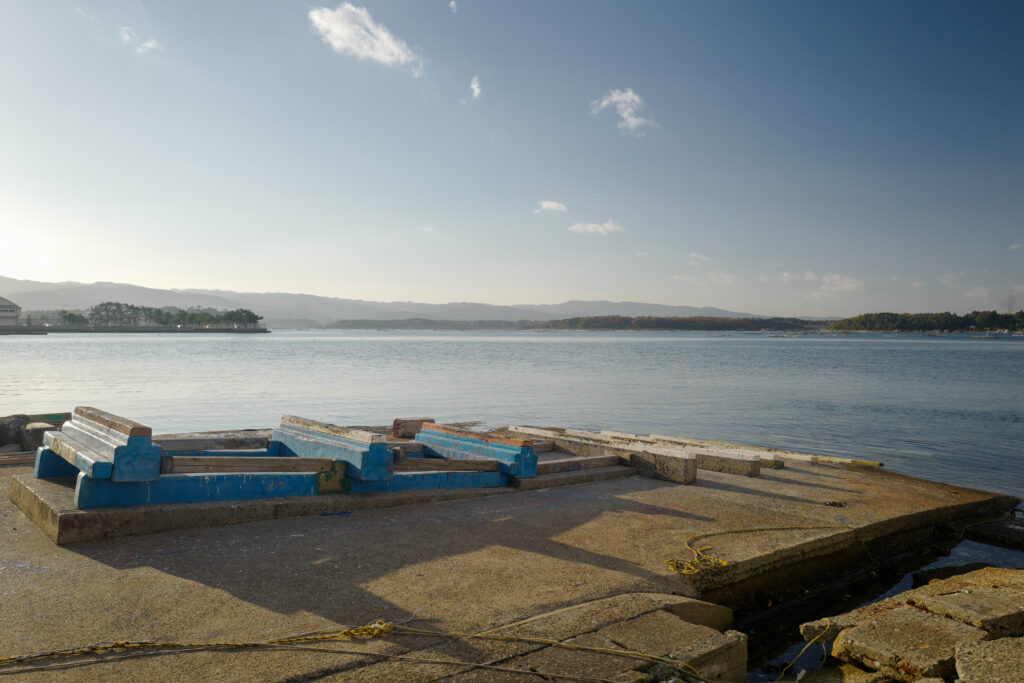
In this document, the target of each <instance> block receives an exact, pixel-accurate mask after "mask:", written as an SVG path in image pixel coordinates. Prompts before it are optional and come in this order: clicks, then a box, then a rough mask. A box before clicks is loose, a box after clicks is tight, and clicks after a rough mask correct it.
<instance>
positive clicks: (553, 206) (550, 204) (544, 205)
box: [533, 199, 569, 213]
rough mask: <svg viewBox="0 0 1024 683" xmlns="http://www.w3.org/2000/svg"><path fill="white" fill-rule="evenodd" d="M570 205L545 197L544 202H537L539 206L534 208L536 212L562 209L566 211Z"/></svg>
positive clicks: (563, 211)
mask: <svg viewBox="0 0 1024 683" xmlns="http://www.w3.org/2000/svg"><path fill="white" fill-rule="evenodd" d="M568 210H569V209H568V207H566V205H565V204H563V203H562V202H554V201H551V200H550V199H545V200H544V201H542V202H537V208H536V209H534V210H533V212H534V213H540V212H541V211H561V212H562V213H565V212H566V211H568Z"/></svg>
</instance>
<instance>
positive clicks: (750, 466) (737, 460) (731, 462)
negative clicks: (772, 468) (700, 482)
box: [686, 448, 761, 477]
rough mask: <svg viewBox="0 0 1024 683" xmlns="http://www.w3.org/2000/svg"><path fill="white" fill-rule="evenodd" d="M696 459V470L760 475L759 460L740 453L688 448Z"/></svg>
mask: <svg viewBox="0 0 1024 683" xmlns="http://www.w3.org/2000/svg"><path fill="white" fill-rule="evenodd" d="M686 450H687V451H688V452H690V453H692V454H693V455H694V456H695V457H696V459H697V469H699V470H708V471H711V472H724V473H726V474H738V475H740V476H743V477H757V476H759V475H760V474H761V458H759V457H757V456H756V455H745V454H742V453H723V452H720V451H712V450H708V449H706V448H688V449H686Z"/></svg>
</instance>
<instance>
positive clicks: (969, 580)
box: [800, 567, 1024, 640]
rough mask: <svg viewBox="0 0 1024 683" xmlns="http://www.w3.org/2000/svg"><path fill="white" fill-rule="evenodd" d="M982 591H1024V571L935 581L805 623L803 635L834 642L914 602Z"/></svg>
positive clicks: (997, 570) (988, 571)
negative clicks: (932, 596)
mask: <svg viewBox="0 0 1024 683" xmlns="http://www.w3.org/2000/svg"><path fill="white" fill-rule="evenodd" d="M979 588H1000V589H1005V590H1017V591H1024V570H1021V569H1003V568H1001V567H984V568H982V569H978V570H975V571H971V572H967V573H964V574H960V575H958V576H951V577H949V578H945V579H941V580H935V581H932V582H931V583H928V584H926V585H924V586H921V587H919V588H915V589H913V590H910V591H906V592H905V593H900V594H899V595H894V596H893V597H891V598H886V599H885V600H880V601H878V602H876V603H872V604H870V605H865V606H863V607H858V608H857V609H855V610H851V611H850V612H846V613H845V614H840V615H837V616H834V617H829V618H827V619H818V620H816V621H812V622H808V623H806V624H801V625H800V635H801V636H803V638H804V640H813V639H814V638H819V637H820V638H822V639H824V640H833V639H834V638H835V637H836V636H837V635H838V634H839V632H840V631H842V630H844V629H848V628H853V627H854V626H856V625H858V624H861V623H864V622H865V621H868V620H870V619H873V618H874V617H876V616H878V615H880V614H882V613H883V612H887V611H889V610H892V609H896V608H897V607H901V606H903V605H906V604H909V602H910V601H912V600H914V599H917V598H921V597H923V596H927V595H943V594H951V593H956V592H958V591H965V590H976V589H979Z"/></svg>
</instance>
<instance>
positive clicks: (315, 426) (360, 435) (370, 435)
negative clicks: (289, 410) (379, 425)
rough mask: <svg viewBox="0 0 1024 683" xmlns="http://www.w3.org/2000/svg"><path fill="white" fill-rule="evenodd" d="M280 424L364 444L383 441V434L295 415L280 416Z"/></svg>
mask: <svg viewBox="0 0 1024 683" xmlns="http://www.w3.org/2000/svg"><path fill="white" fill-rule="evenodd" d="M281 424H282V425H288V426H291V427H299V428H300V429H308V430H309V431H311V432H320V433H322V434H330V435H332V436H340V437H341V438H343V439H352V440H353V441H362V442H366V443H377V442H378V441H380V442H383V441H384V435H383V434H378V433H376V432H369V431H366V430H363V429H352V428H351V427H341V426H339V425H335V424H331V423H330V422H320V421H318V420H310V419H308V418H305V417H298V416H296V415H282V416H281Z"/></svg>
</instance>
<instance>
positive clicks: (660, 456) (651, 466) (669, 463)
mask: <svg viewBox="0 0 1024 683" xmlns="http://www.w3.org/2000/svg"><path fill="white" fill-rule="evenodd" d="M630 448H631V449H634V450H635V451H636V452H634V453H632V454H631V455H630V464H631V465H633V467H635V468H636V471H637V474H639V475H641V476H644V477H652V478H654V479H664V480H665V481H671V482H675V483H677V484H692V483H694V482H695V481H697V467H698V464H697V456H695V455H694V454H693V453H690V452H688V451H686V450H685V449H677V448H665V447H659V446H652V445H650V444H646V443H639V442H634V443H632V444H630Z"/></svg>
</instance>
